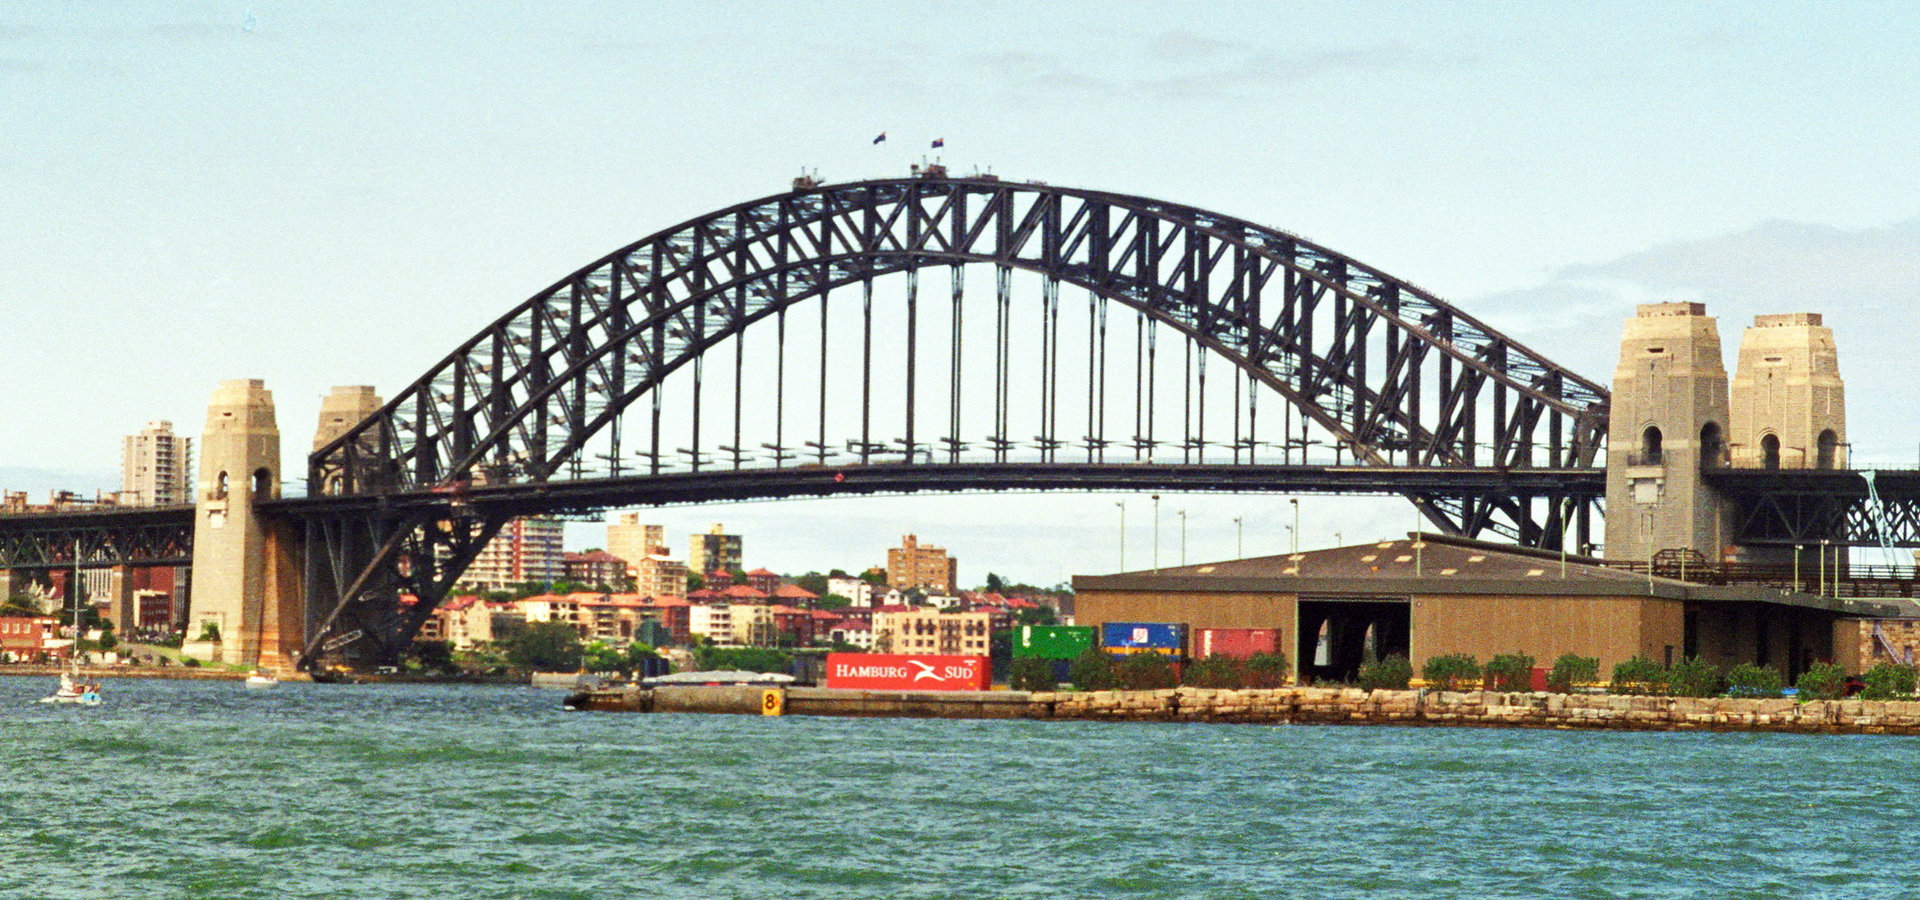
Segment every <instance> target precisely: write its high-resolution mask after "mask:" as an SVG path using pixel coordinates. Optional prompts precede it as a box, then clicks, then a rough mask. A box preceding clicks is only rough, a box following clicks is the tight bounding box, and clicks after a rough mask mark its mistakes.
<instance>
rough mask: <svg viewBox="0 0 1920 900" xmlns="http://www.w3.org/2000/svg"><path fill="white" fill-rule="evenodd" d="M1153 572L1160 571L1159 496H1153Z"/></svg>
mask: <svg viewBox="0 0 1920 900" xmlns="http://www.w3.org/2000/svg"><path fill="white" fill-rule="evenodd" d="M1153 570H1154V571H1155V572H1158V571H1160V495H1159V494H1154V495H1153Z"/></svg>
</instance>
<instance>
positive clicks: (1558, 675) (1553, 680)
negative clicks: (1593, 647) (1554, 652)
mask: <svg viewBox="0 0 1920 900" xmlns="http://www.w3.org/2000/svg"><path fill="white" fill-rule="evenodd" d="M1599 680H1600V660H1598V659H1595V658H1593V657H1591V656H1580V655H1577V654H1573V653H1563V654H1561V655H1560V658H1559V659H1556V660H1554V661H1553V668H1552V669H1549V670H1547V690H1550V691H1556V692H1558V693H1562V694H1571V693H1573V690H1574V688H1577V687H1579V686H1581V685H1583V684H1592V683H1593V682H1596V681H1599Z"/></svg>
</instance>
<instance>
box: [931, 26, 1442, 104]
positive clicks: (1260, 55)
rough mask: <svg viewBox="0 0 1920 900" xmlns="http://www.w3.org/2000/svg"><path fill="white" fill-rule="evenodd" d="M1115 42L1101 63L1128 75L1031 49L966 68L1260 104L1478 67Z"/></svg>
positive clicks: (1202, 41) (1392, 50)
mask: <svg viewBox="0 0 1920 900" xmlns="http://www.w3.org/2000/svg"><path fill="white" fill-rule="evenodd" d="M1114 40H1115V42H1116V43H1117V44H1119V45H1120V46H1119V47H1118V48H1117V51H1118V52H1116V53H1114V54H1111V55H1109V56H1105V57H1102V59H1103V60H1110V59H1120V60H1131V62H1129V63H1127V64H1126V65H1124V66H1122V67H1121V68H1120V69H1119V70H1118V71H1120V72H1123V73H1129V74H1112V72H1113V70H1111V69H1108V70H1103V71H1101V72H1096V71H1095V70H1094V69H1093V68H1092V64H1091V63H1087V62H1081V61H1077V60H1072V59H1070V58H1069V57H1066V56H1064V55H1061V54H1057V53H1052V52H1037V51H1030V50H1003V51H998V52H994V53H986V54H979V55H976V56H974V57H973V58H972V59H970V60H969V62H970V63H971V64H972V65H973V67H974V68H975V70H976V71H979V72H980V73H982V74H983V75H985V76H987V77H989V78H992V79H995V80H998V81H1001V82H1003V83H1004V85H1005V86H1006V87H1007V88H1009V89H1011V90H1013V91H1015V92H1017V93H1020V94H1022V95H1031V94H1032V93H1034V92H1036V91H1045V92H1049V93H1053V94H1056V95H1057V94H1060V93H1063V92H1070V93H1073V94H1075V95H1078V96H1079V97H1081V98H1083V99H1084V98H1096V99H1121V98H1138V97H1142V96H1144V97H1149V98H1152V99H1155V100H1160V101H1213V102H1242V101H1246V100H1252V99H1258V98H1262V97H1266V96H1269V95H1272V94H1274V93H1276V92H1279V91H1282V90H1285V89H1287V88H1291V87H1295V86H1297V85H1299V84H1302V83H1304V82H1309V81H1314V80H1318V79H1322V78H1331V77H1336V76H1340V75H1347V74H1373V73H1385V72H1405V71H1434V70H1439V69H1445V68H1457V67H1462V66H1468V65H1473V64H1475V63H1476V62H1477V59H1476V58H1475V57H1473V56H1471V55H1465V54H1456V55H1439V54H1434V53H1430V52H1428V51H1424V50H1421V49H1418V48H1415V47H1411V46H1408V45H1406V44H1403V43H1399V42H1388V43H1379V44H1371V45H1366V46H1357V47H1331V48H1322V49H1304V50H1298V51H1284V52H1283V51H1274V50H1270V49H1267V48H1265V47H1261V46H1257V45H1254V44H1249V43H1243V42H1238V41H1226V40H1219V39H1216V38H1210V37H1202V36H1199V35H1195V34H1192V33H1190V32H1186V31H1169V32H1162V33H1160V34H1156V35H1150V36H1146V37H1140V36H1119V37H1115V38H1114ZM1128 44H1130V45H1131V46H1127V45H1128Z"/></svg>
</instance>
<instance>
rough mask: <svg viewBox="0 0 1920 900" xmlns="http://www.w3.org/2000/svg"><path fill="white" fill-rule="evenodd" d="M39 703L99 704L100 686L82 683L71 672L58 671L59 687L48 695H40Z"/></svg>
mask: <svg viewBox="0 0 1920 900" xmlns="http://www.w3.org/2000/svg"><path fill="white" fill-rule="evenodd" d="M40 702H41V703H64V704H68V705H72V706H99V705H100V688H99V687H98V686H96V685H92V684H82V683H81V682H80V679H78V678H75V677H74V675H73V673H72V672H61V673H60V687H59V688H58V689H57V690H55V691H54V692H53V695H52V696H50V697H41V698H40Z"/></svg>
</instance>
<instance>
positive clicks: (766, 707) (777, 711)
mask: <svg viewBox="0 0 1920 900" xmlns="http://www.w3.org/2000/svg"><path fill="white" fill-rule="evenodd" d="M760 714H761V715H763V716H784V715H786V714H787V692H786V691H783V690H781V689H779V688H767V689H766V690H764V691H761V692H760Z"/></svg>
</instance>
